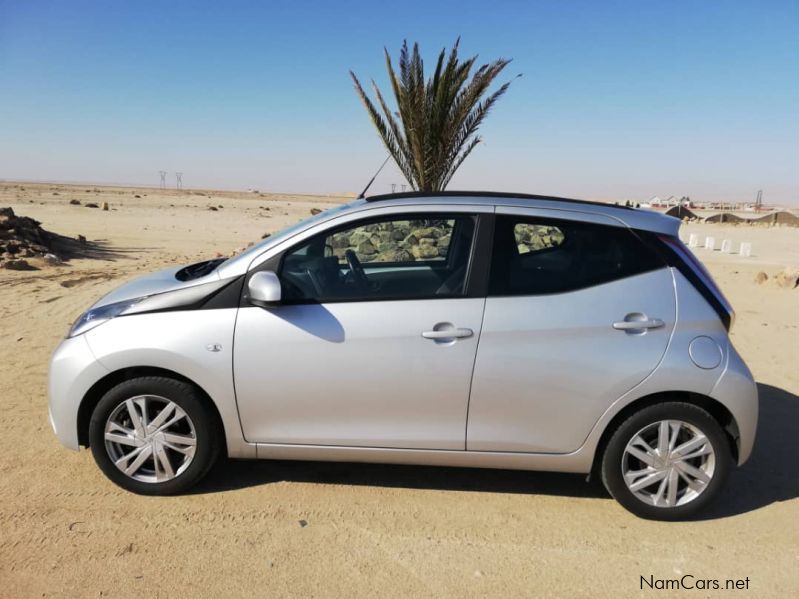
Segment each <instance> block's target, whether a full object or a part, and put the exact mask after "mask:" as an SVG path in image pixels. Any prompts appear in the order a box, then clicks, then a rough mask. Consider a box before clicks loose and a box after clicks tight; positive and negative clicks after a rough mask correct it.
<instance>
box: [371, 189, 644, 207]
mask: <svg viewBox="0 0 799 599" xmlns="http://www.w3.org/2000/svg"><path fill="white" fill-rule="evenodd" d="M451 197H482V198H508V199H517V198H518V199H522V200H550V201H552V202H571V203H574V204H590V205H592V206H612V207H614V208H624V209H625V210H629V209H630V207H629V206H624V205H623V204H606V203H604V202H592V201H591V200H576V199H574V198H559V197H556V196H543V195H535V194H531V193H512V192H506V191H404V192H401V193H384V194H379V195H373V196H367V197H365V198H364V199H365V200H366V201H367V202H381V201H384V200H401V199H403V198H451Z"/></svg>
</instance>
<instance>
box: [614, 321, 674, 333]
mask: <svg viewBox="0 0 799 599" xmlns="http://www.w3.org/2000/svg"><path fill="white" fill-rule="evenodd" d="M664 325H665V323H664V322H663V321H662V320H660V319H659V318H650V319H649V320H622V321H621V322H614V323H613V328H614V329H616V330H617V331H630V330H635V329H659V328H660V327H662V326H664Z"/></svg>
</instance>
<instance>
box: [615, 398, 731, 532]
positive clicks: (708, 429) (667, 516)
mask: <svg viewBox="0 0 799 599" xmlns="http://www.w3.org/2000/svg"><path fill="white" fill-rule="evenodd" d="M731 465H732V456H731V452H730V446H729V442H728V440H727V437H726V435H725V434H724V431H723V430H722V428H721V426H720V425H719V423H718V422H717V421H716V419H715V418H713V417H712V416H711V415H710V414H709V413H708V412H706V411H705V410H703V409H702V408H699V407H698V406H695V405H692V404H687V403H682V402H668V403H662V404H657V405H654V406H649V407H647V408H644V409H642V410H640V411H639V412H636V413H635V414H633V415H632V416H630V417H629V418H628V419H627V420H625V421H624V422H622V424H621V425H620V426H619V427H618V429H616V431H615V432H614V433H613V435H612V436H611V438H610V441H609V442H608V445H607V448H606V450H605V454H604V456H603V459H602V482H603V483H604V484H605V487H606V488H607V490H608V492H609V493H610V494H611V495H613V497H614V498H615V499H616V500H617V501H618V502H619V503H621V504H622V505H623V506H624V507H625V508H627V509H628V510H629V511H631V512H633V513H634V514H636V515H638V516H641V517H642V518H651V519H657V520H679V519H682V518H689V517H691V516H693V515H695V514H696V513H698V512H699V511H701V510H702V509H704V508H705V506H707V505H708V504H709V503H710V502H711V501H713V500H714V499H715V498H716V496H717V495H718V493H719V492H720V490H721V488H722V487H723V485H724V481H725V479H726V478H727V474H728V473H729V470H730V467H731Z"/></svg>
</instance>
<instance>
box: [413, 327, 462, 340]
mask: <svg viewBox="0 0 799 599" xmlns="http://www.w3.org/2000/svg"><path fill="white" fill-rule="evenodd" d="M472 335H474V331H473V330H472V329H444V330H442V331H424V332H423V333H422V337H424V338H425V339H463V338H464V337H471V336H472Z"/></svg>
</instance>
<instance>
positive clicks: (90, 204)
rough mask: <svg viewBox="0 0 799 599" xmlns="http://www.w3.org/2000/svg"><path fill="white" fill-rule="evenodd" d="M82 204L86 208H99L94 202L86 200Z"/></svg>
mask: <svg viewBox="0 0 799 599" xmlns="http://www.w3.org/2000/svg"><path fill="white" fill-rule="evenodd" d="M84 206H85V207H86V208H99V207H100V206H98V205H97V204H95V203H94V202H88V203H86V204H84Z"/></svg>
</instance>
